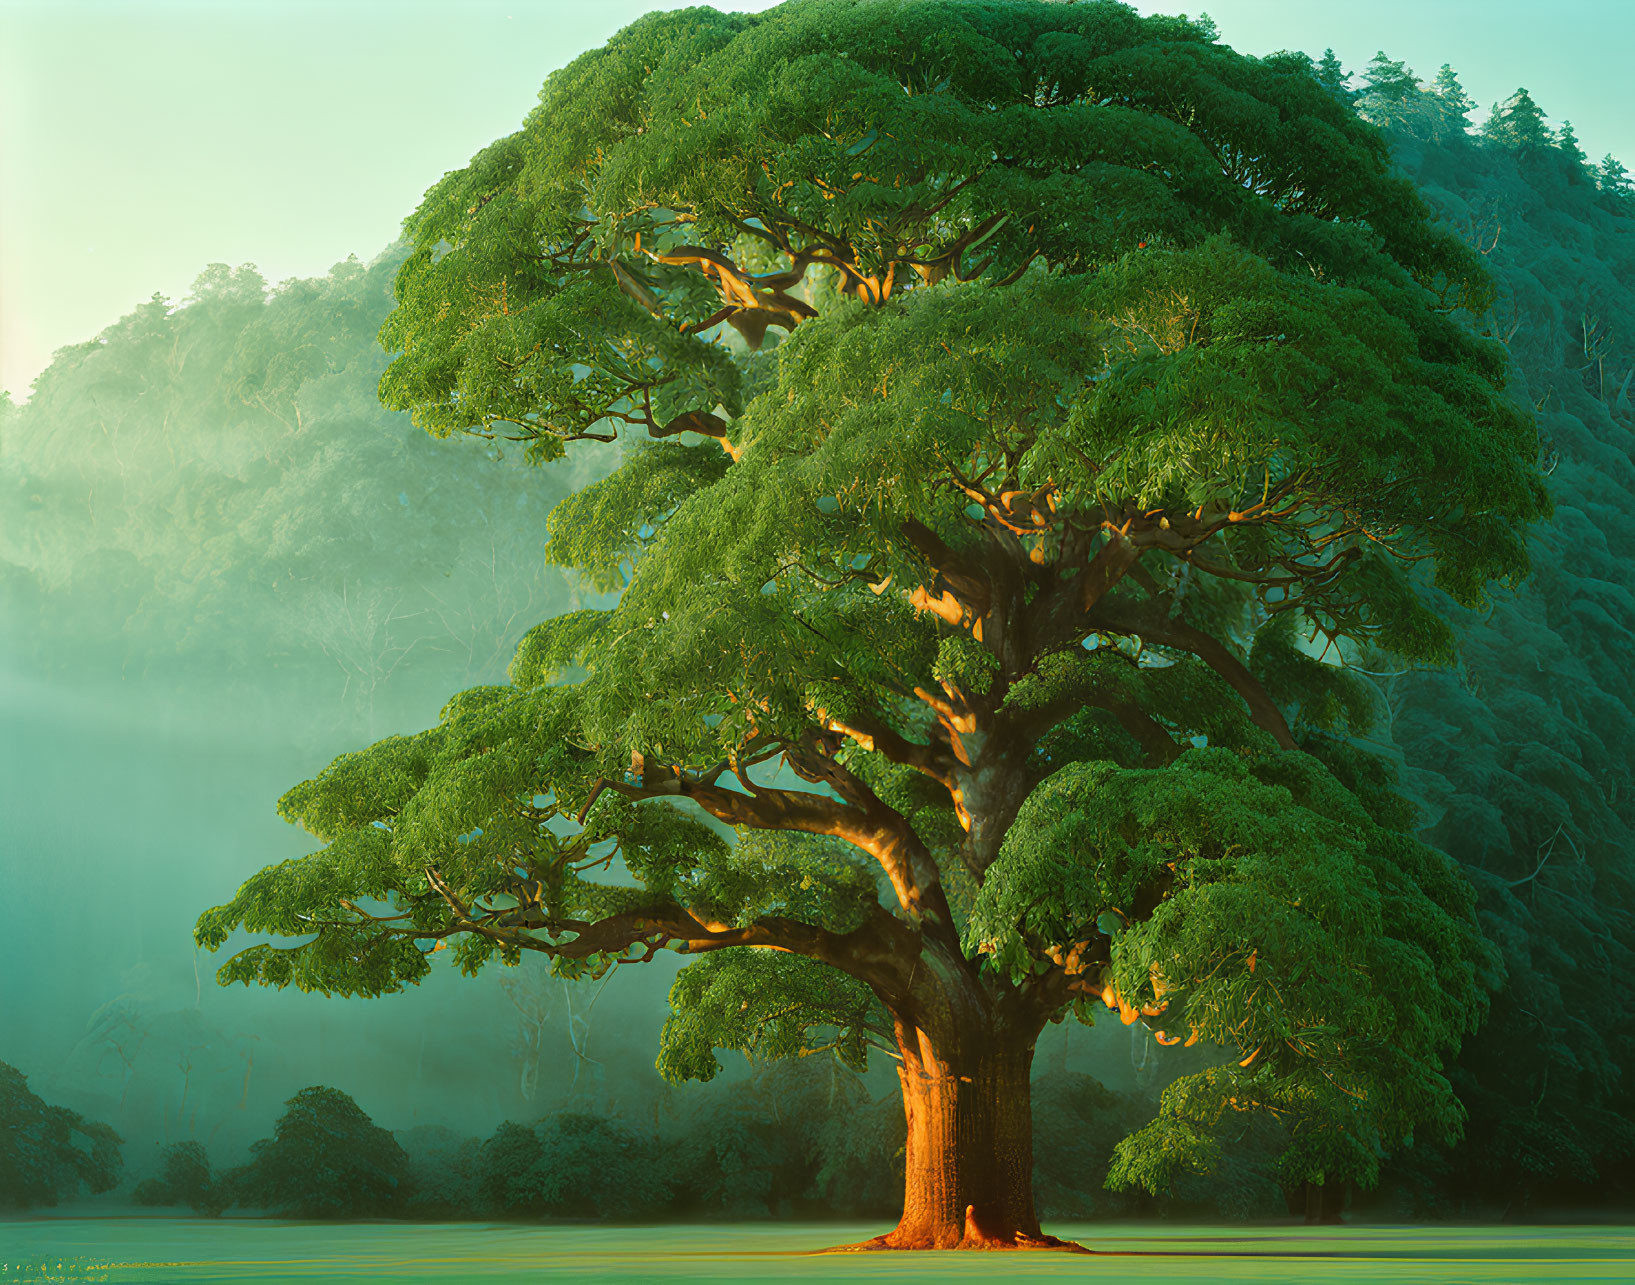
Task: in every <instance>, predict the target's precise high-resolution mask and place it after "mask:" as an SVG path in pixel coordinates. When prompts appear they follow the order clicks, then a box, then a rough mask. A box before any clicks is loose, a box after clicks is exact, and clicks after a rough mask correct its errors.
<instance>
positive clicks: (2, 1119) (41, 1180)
mask: <svg viewBox="0 0 1635 1285" xmlns="http://www.w3.org/2000/svg"><path fill="white" fill-rule="evenodd" d="M121 1141H122V1139H121V1138H120V1136H119V1135H118V1134H117V1133H115V1132H114V1131H113V1130H112V1129H110V1128H109V1127H108V1126H107V1125H105V1124H99V1123H97V1122H96V1121H94V1120H87V1119H85V1118H84V1117H83V1116H81V1115H80V1114H79V1113H78V1112H77V1111H70V1110H68V1108H67V1107H58V1106H51V1105H50V1104H49V1103H47V1102H45V1101H44V1100H43V1099H42V1098H40V1097H38V1096H37V1095H36V1094H34V1093H32V1092H30V1091H29V1087H28V1079H27V1078H26V1077H25V1076H24V1075H23V1073H22V1072H21V1071H19V1070H18V1069H17V1068H16V1067H14V1066H9V1065H7V1064H6V1063H5V1062H0V1206H9V1207H11V1208H16V1209H32V1208H33V1207H34V1206H36V1205H55V1204H56V1203H57V1201H58V1200H59V1199H61V1198H62V1197H63V1196H71V1195H73V1194H74V1193H75V1192H77V1191H78V1190H79V1189H80V1188H81V1187H84V1188H85V1189H86V1190H87V1191H90V1192H92V1193H97V1192H103V1191H109V1190H111V1189H112V1188H113V1187H114V1185H115V1184H116V1183H117V1182H118V1181H119V1172H120V1168H121V1163H122V1162H121V1159H120V1154H119V1146H120V1142H121Z"/></svg>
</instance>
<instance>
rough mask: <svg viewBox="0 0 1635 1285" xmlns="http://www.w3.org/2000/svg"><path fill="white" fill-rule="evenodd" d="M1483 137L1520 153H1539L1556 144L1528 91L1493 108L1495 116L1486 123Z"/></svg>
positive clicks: (1483, 127)
mask: <svg viewBox="0 0 1635 1285" xmlns="http://www.w3.org/2000/svg"><path fill="white" fill-rule="evenodd" d="M1482 137H1483V138H1486V139H1488V140H1490V141H1491V142H1495V143H1498V144H1499V145H1500V146H1502V147H1508V148H1510V149H1511V150H1512V151H1518V152H1528V151H1536V150H1538V149H1539V148H1543V147H1548V146H1550V143H1551V141H1552V140H1551V137H1550V128H1549V126H1547V125H1546V124H1545V123H1544V113H1543V112H1542V111H1540V110H1539V105H1538V104H1537V103H1535V102H1534V101H1533V96H1532V95H1531V94H1529V93H1528V92H1527V91H1526V90H1525V89H1518V90H1517V91H1516V92H1515V93H1514V94H1512V95H1511V96H1510V97H1509V98H1507V99H1505V100H1504V102H1502V103H1495V104H1493V111H1492V114H1490V115H1489V116H1488V118H1487V119H1486V120H1485V121H1483V122H1482Z"/></svg>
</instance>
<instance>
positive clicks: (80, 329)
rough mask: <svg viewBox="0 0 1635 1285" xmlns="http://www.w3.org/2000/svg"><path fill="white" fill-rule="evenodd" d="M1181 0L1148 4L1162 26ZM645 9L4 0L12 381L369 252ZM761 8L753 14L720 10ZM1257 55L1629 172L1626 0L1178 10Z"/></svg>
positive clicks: (354, 0)
mask: <svg viewBox="0 0 1635 1285" xmlns="http://www.w3.org/2000/svg"><path fill="white" fill-rule="evenodd" d="M1188 5H1189V0H1179V3H1166V2H1164V0H1159V2H1158V3H1154V2H1153V0H1138V3H1137V4H1136V7H1137V8H1139V9H1141V10H1142V11H1143V12H1174V11H1176V10H1177V9H1179V8H1181V7H1183V6H1188ZM654 7H659V6H656V5H655V4H654V0H509V2H507V0H458V2H455V0H321V2H313V0H0V388H6V389H9V390H10V391H11V392H12V395H13V396H14V397H16V398H18V399H19V400H21V399H22V398H23V397H24V396H26V394H27V390H28V386H29V384H30V382H31V381H32V380H33V379H34V377H35V375H37V374H38V373H39V371H40V370H41V369H43V368H44V366H45V365H46V363H47V362H48V361H49V360H50V356H51V353H52V351H53V350H54V349H56V348H58V347H61V346H62V345H64V344H68V343H74V342H78V341H79V340H83V339H88V338H90V337H91V336H93V335H95V334H96V333H97V332H98V331H99V330H101V329H102V328H103V327H104V326H106V325H108V324H109V323H110V322H112V321H114V320H115V319H116V318H117V317H119V316H120V315H121V314H122V313H124V312H127V311H129V310H130V309H131V308H132V307H133V306H135V305H136V304H137V303H140V302H141V301H142V300H144V299H146V298H147V297H148V296H149V295H151V294H153V293H154V292H155V291H158V292H160V293H163V294H165V295H168V296H170V297H171V298H173V299H180V298H181V297H182V296H183V295H184V294H186V292H187V288H188V285H189V283H190V282H191V281H192V280H193V278H194V276H196V275H197V273H198V272H199V270H200V269H201V268H202V267H203V266H204V265H205V264H206V263H210V262H216V261H219V262H225V263H234V264H236V263H242V262H253V263H255V264H257V265H259V267H260V268H261V270H262V272H263V273H264V274H265V275H266V276H267V277H268V278H269V279H270V280H272V281H279V280H282V279H284V278H286V277H290V276H307V275H313V274H317V273H321V272H323V271H325V270H326V269H327V268H328V267H329V266H330V264H332V263H334V262H336V261H337V260H339V259H344V258H345V257H346V256H347V255H348V254H349V253H355V254H357V255H358V256H359V257H360V258H364V259H367V258H370V257H371V256H373V255H374V254H375V253H376V252H377V251H378V250H380V249H381V248H382V247H383V246H384V245H386V244H387V243H388V242H389V241H390V240H391V239H392V238H393V236H394V235H395V234H396V231H397V227H398V224H399V221H400V220H401V219H402V218H403V216H404V215H405V214H407V213H409V212H410V211H411V210H412V209H413V208H414V206H415V204H416V202H417V201H418V199H419V197H420V194H421V193H422V192H423V191H424V190H425V189H426V188H427V187H428V186H430V185H431V184H432V183H433V182H434V181H436V179H437V178H439V177H440V176H441V175H442V174H443V173H444V171H446V170H449V169H453V168H456V167H458V166H460V165H462V164H464V163H465V161H466V159H467V158H468V157H469V156H470V155H471V154H472V153H473V152H475V151H476V150H478V149H479V148H481V147H482V146H484V145H485V144H486V143H488V142H489V141H491V140H492V139H494V138H496V137H498V136H499V135H501V134H505V133H509V132H510V131H511V130H513V129H515V128H516V126H517V125H518V123H520V121H521V120H522V118H523V116H524V115H525V114H526V113H527V111H528V109H529V108H530V107H531V106H532V105H533V103H534V100H535V96H536V94H537V93H538V90H539V85H540V82H541V81H542V80H543V79H544V77H545V74H546V73H547V72H549V71H550V70H551V69H552V68H555V67H558V66H561V65H562V64H563V63H564V62H566V61H568V60H569V59H570V58H572V57H573V56H574V55H575V54H577V53H578V52H580V51H581V50H583V49H585V48H588V47H590V46H591V45H594V44H599V43H601V42H602V41H603V40H605V39H606V38H607V37H608V36H609V35H610V34H612V32H614V31H615V30H617V29H618V28H619V27H620V26H622V25H624V24H625V23H626V22H628V21H630V20H631V19H632V18H634V17H636V16H637V15H638V14H640V13H643V12H645V11H646V10H648V9H650V8H654ZM718 7H720V8H729V9H764V8H767V7H769V4H768V3H766V0H740V2H738V3H733V2H732V0H723V2H722V3H720V4H719V5H718ZM1189 7H1190V8H1191V10H1192V11H1193V12H1197V11H1199V10H1205V11H1207V12H1209V13H1211V14H1213V15H1214V17H1215V19H1216V21H1217V22H1218V23H1219V25H1220V28H1221V37H1222V39H1223V40H1224V41H1225V42H1226V43H1227V44H1230V45H1233V46H1235V47H1237V48H1239V49H1242V50H1243V51H1244V52H1246V53H1256V54H1259V53H1267V52H1270V51H1271V50H1274V49H1284V48H1290V49H1305V50H1307V51H1309V52H1311V53H1314V54H1318V53H1321V51H1322V50H1323V48H1324V47H1325V46H1330V45H1332V46H1333V47H1334V49H1335V50H1336V52H1337V53H1338V54H1339V55H1340V58H1341V59H1342V61H1343V62H1344V63H1345V64H1346V66H1347V67H1352V68H1355V67H1360V66H1362V65H1363V64H1365V63H1366V62H1367V61H1368V59H1369V58H1370V57H1372V56H1373V54H1374V51H1375V50H1376V49H1379V48H1381V47H1383V48H1385V49H1386V50H1387V51H1388V52H1389V53H1390V54H1391V55H1392V56H1393V57H1396V58H1402V59H1404V60H1406V61H1407V62H1408V64H1409V65H1410V66H1412V67H1413V68H1414V69H1415V70H1416V71H1418V72H1420V73H1421V74H1422V75H1429V74H1434V72H1435V70H1436V68H1437V67H1438V66H1440V65H1441V64H1442V63H1444V62H1451V63H1452V64H1453V65H1454V66H1455V67H1456V68H1457V69H1458V71H1459V72H1460V75H1461V77H1462V78H1463V80H1464V83H1465V86H1466V88H1467V89H1468V90H1469V92H1470V93H1471V95H1472V97H1474V98H1475V99H1476V100H1477V101H1478V102H1479V103H1482V104H1484V105H1485V104H1489V103H1492V102H1494V101H1495V100H1497V99H1500V98H1503V97H1507V96H1508V95H1509V94H1510V93H1511V92H1512V91H1513V90H1514V89H1515V88H1516V87H1517V86H1518V85H1525V86H1527V88H1528V89H1529V90H1530V91H1532V94H1533V96H1534V98H1535V99H1536V100H1537V101H1538V103H1539V105H1540V106H1541V107H1543V109H1544V110H1545V111H1546V112H1547V113H1548V114H1549V115H1550V117H1551V119H1552V121H1554V122H1557V123H1559V122H1560V121H1561V120H1562V119H1563V118H1568V119H1571V120H1572V122H1573V125H1574V127H1575V129H1576V130H1577V132H1578V136H1579V138H1580V139H1581V140H1582V141H1583V145H1584V148H1585V150H1586V151H1587V152H1589V153H1590V155H1591V156H1592V157H1599V156H1600V155H1602V154H1603V153H1604V152H1607V151H1612V152H1615V153H1617V154H1618V155H1619V156H1621V157H1622V158H1623V159H1624V160H1625V161H1626V162H1627V163H1629V164H1630V166H1631V168H1635V77H1632V76H1631V73H1630V58H1631V54H1632V52H1635V0H1554V2H1553V3H1552V4H1549V5H1548V6H1547V5H1545V4H1542V3H1540V2H1539V0H1345V2H1343V3H1342V2H1341V0H1202V3H1198V2H1196V0H1192V2H1191V3H1190V6H1189Z"/></svg>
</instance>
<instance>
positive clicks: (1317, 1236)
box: [0, 1218, 1635, 1285]
mask: <svg viewBox="0 0 1635 1285" xmlns="http://www.w3.org/2000/svg"><path fill="white" fill-rule="evenodd" d="M878 1230H880V1229H879V1228H878V1227H875V1226H867V1227H865V1226H849V1225H835V1224H824V1225H817V1226H814V1225H812V1224H803V1225H796V1226H769V1225H765V1224H760V1225H754V1226H743V1225H735V1226H703V1227H700V1226H692V1225H687V1226H665V1227H633V1228H609V1227H519V1226H514V1225H505V1226H492V1225H482V1224H474V1223H466V1224H458V1225H449V1224H391V1223H386V1224H383V1223H368V1224H358V1223H349V1224H341V1225H335V1224H323V1223H296V1222H273V1221H267V1220H261V1219H246V1220H233V1219H228V1220H224V1221H221V1222H214V1223H212V1222H204V1221H195V1220H191V1219H169V1218H121V1219H113V1218H102V1219H89V1218H40V1219H29V1220H23V1221H17V1222H0V1281H3V1282H6V1285H11V1283H12V1282H23V1281H30V1282H38V1281H113V1282H125V1281H129V1282H155V1283H157V1282H167V1283H168V1282H202V1281H255V1282H261V1283H264V1285H271V1283H272V1282H286V1281H287V1282H315V1281H369V1282H377V1283H378V1285H398V1283H399V1282H404V1283H406V1282H417V1281H428V1280H444V1281H467V1280H472V1281H481V1282H484V1283H485V1285H488V1283H493V1285H499V1283H501V1282H513V1281H515V1282H523V1281H529V1282H533V1281H539V1280H563V1281H574V1282H583V1283H585V1285H592V1283H595V1282H603V1281H639V1282H647V1281H655V1282H672V1281H675V1282H681V1281H698V1282H705V1281H712V1282H713V1281H733V1282H751V1281H791V1280H793V1281H842V1280H844V1281H881V1280H889V1281H909V1280H934V1281H951V1280H993V1279H995V1278H996V1277H999V1278H1002V1279H1006V1280H1028V1281H1059V1280H1075V1281H1083V1280H1111V1281H1122V1280H1132V1281H1155V1282H1159V1281H1187V1282H1200V1281H1210V1280H1253V1281H1263V1282H1269V1281H1316V1280H1321V1281H1337V1282H1346V1283H1347V1285H1352V1283H1356V1285H1361V1283H1364V1282H1376V1281H1378V1282H1387V1281H1389V1282H1391V1283H1392V1285H1404V1283H1406V1282H1422V1281H1437V1282H1441V1281H1447V1282H1486V1281H1492V1282H1507V1283H1512V1282H1513V1283H1520V1282H1529V1281H1618V1282H1628V1281H1631V1280H1635V1227H1606V1226H1598V1227H1529V1228H1495V1227H1451V1226H1449V1227H1444V1226H1430V1227H1425V1226H1415V1227H1399V1226H1375V1227H1344V1228H1325V1229H1306V1228H1299V1227H1198V1226H1179V1225H1174V1224H1163V1223H1148V1224H1129V1223H1122V1224H1114V1223H1101V1224H1093V1225H1083V1226H1067V1227H1063V1226H1056V1227H1053V1228H1051V1230H1052V1231H1054V1232H1056V1233H1057V1234H1058V1235H1061V1234H1066V1235H1072V1236H1075V1237H1076V1238H1078V1239H1079V1240H1080V1241H1081V1242H1083V1243H1084V1244H1085V1245H1087V1246H1089V1247H1091V1248H1094V1249H1097V1250H1100V1251H1104V1252H1103V1253H1100V1254H1097V1255H1095V1256H1076V1255H1065V1254H1051V1253H1043V1254H1039V1253H1027V1254H1004V1255H984V1254H860V1255H846V1256H839V1255H822V1254H815V1253H813V1252H812V1251H814V1250H818V1249H821V1248H822V1247H824V1246H825V1245H830V1244H839V1243H844V1242H847V1241H852V1240H859V1239H862V1238H863V1237H865V1236H867V1235H871V1234H873V1233H874V1232H876V1231H878Z"/></svg>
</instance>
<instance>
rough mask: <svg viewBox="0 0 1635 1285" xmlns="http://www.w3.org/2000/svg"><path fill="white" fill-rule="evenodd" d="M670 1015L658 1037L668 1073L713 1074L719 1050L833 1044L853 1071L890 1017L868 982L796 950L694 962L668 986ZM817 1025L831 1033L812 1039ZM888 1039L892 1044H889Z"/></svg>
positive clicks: (887, 1030)
mask: <svg viewBox="0 0 1635 1285" xmlns="http://www.w3.org/2000/svg"><path fill="white" fill-rule="evenodd" d="M670 1007H671V1009H672V1010H673V1013H672V1016H671V1017H670V1019H669V1020H668V1021H667V1022H665V1024H664V1035H663V1038H662V1039H661V1040H660V1042H659V1060H658V1066H659V1072H660V1074H662V1075H663V1076H664V1077H665V1079H667V1080H713V1079H714V1078H715V1076H716V1073H717V1072H718V1071H720V1069H721V1063H720V1062H719V1061H718V1060H717V1059H716V1056H715V1050H716V1049H737V1050H738V1051H739V1052H741V1053H743V1054H745V1056H747V1057H749V1058H751V1059H752V1060H771V1059H777V1058H790V1057H803V1056H805V1055H807V1054H809V1053H816V1052H822V1051H826V1050H830V1049H832V1050H833V1051H834V1054H835V1056H836V1057H838V1058H839V1059H840V1061H841V1062H842V1063H843V1064H845V1065H846V1066H848V1067H851V1068H852V1069H853V1070H855V1071H862V1070H865V1069H866V1068H867V1066H868V1045H869V1042H870V1037H871V1035H872V1037H873V1039H874V1040H875V1041H876V1042H879V1041H889V1040H890V1038H891V1019H890V1017H889V1016H887V1014H886V1012H885V1010H884V1009H882V1008H881V1007H880V1003H879V1001H878V1000H877V999H875V997H874V996H873V995H872V994H871V993H870V992H869V989H868V987H867V986H864V985H863V984H862V983H861V982H858V981H856V980H855V979H853V978H850V977H847V976H846V975H845V974H844V973H841V972H838V971H836V970H835V969H833V968H830V967H827V966H826V965H824V964H820V963H818V962H817V961H815V960H811V959H803V958H801V956H799V955H789V954H784V953H781V952H780V953H777V954H767V953H762V952H758V951H750V950H724V951H721V952H720V953H718V954H715V955H710V956H708V957H706V958H704V959H701V960H699V961H698V962H697V963H696V964H690V965H688V966H687V967H686V968H684V969H682V970H681V973H680V974H679V975H678V976H677V977H676V980H675V985H673V986H672V987H671V988H670ZM814 1030H817V1031H823V1032H825V1033H828V1038H827V1040H826V1041H825V1042H824V1043H821V1044H817V1043H815V1042H814V1039H813V1035H812V1032H813V1031H814ZM888 1046H889V1045H888Z"/></svg>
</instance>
